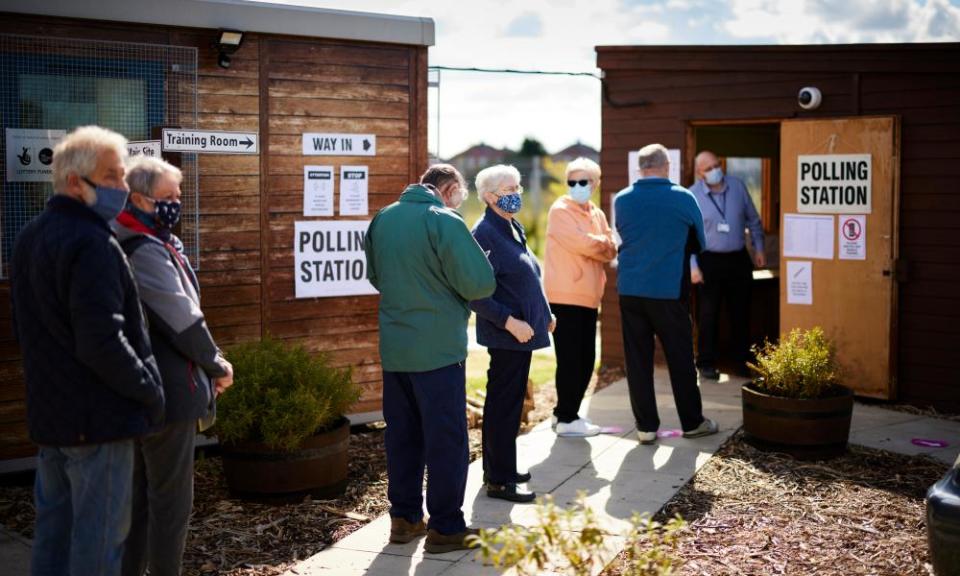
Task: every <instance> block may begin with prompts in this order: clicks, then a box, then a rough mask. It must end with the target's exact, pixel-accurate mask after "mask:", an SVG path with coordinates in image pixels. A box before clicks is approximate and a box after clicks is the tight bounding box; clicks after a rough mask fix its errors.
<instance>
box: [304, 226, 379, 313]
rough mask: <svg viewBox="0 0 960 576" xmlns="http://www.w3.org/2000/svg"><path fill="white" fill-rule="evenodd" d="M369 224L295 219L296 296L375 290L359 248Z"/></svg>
mask: <svg viewBox="0 0 960 576" xmlns="http://www.w3.org/2000/svg"><path fill="white" fill-rule="evenodd" d="M369 226H370V221H369V220H341V221H336V222H329V221H309V222H295V223H294V240H293V249H294V259H293V260H294V267H295V269H294V276H295V278H296V297H297V298H325V297H329V296H360V295H366V294H376V293H377V290H376V288H374V287H373V284H370V281H369V280H367V258H366V255H365V254H364V252H363V242H364V239H365V238H366V236H367V228H369Z"/></svg>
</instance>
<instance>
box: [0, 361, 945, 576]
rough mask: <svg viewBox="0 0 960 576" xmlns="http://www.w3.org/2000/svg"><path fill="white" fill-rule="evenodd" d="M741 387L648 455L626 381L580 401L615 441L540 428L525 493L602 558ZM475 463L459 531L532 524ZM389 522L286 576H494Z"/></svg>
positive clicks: (682, 475) (734, 405) (723, 391)
mask: <svg viewBox="0 0 960 576" xmlns="http://www.w3.org/2000/svg"><path fill="white" fill-rule="evenodd" d="M656 380H657V401H658V404H659V406H660V418H661V420H662V421H663V423H662V425H661V431H667V430H676V429H678V428H679V423H678V421H677V416H676V409H675V408H674V405H673V396H672V395H671V392H670V386H669V380H668V378H667V374H666V371H659V370H658V372H657V375H656ZM742 382H743V381H742V380H734V381H731V380H727V379H726V378H725V379H724V380H722V381H721V382H719V383H716V382H710V381H707V382H705V383H703V384H702V385H701V391H702V394H703V404H704V412H705V414H706V415H707V416H709V417H710V418H713V419H714V420H716V421H717V422H718V423H719V424H720V434H717V435H715V436H710V437H707V438H701V439H698V440H685V439H683V438H676V437H674V438H661V439H660V440H659V442H658V444H657V445H655V446H642V445H640V444H639V443H638V442H637V440H636V435H635V430H634V425H633V416H632V414H631V411H630V400H629V396H628V394H627V386H626V382H625V381H623V380H621V381H619V382H617V383H615V384H613V385H612V386H610V387H608V388H606V389H604V390H601V391H600V392H598V393H597V394H594V395H593V396H592V397H590V398H587V399H586V400H585V401H584V406H583V410H582V411H581V413H582V414H586V415H588V416H589V417H590V418H591V419H592V420H593V421H594V422H597V423H599V424H601V425H603V426H616V427H620V428H621V430H620V431H619V432H618V433H614V434H607V435H601V436H598V437H595V438H588V439H573V438H557V437H556V436H555V435H554V434H553V432H551V431H550V424H549V422H543V423H541V424H540V425H539V426H537V427H536V428H535V429H534V430H533V431H532V432H530V433H529V434H526V435H524V436H521V437H520V438H518V440H517V444H518V448H519V451H518V452H519V454H518V460H519V463H520V468H521V469H529V470H530V472H531V473H532V474H533V480H531V482H530V484H529V488H530V489H532V490H535V491H536V492H537V493H538V494H551V495H553V498H554V501H555V502H556V503H557V504H558V505H561V506H566V505H569V504H571V503H572V502H573V501H574V500H575V498H576V496H577V492H578V491H579V490H583V491H585V492H586V493H587V503H588V505H589V506H591V507H592V508H593V509H594V511H595V512H596V513H597V514H598V515H599V517H600V520H601V524H602V526H603V529H604V530H605V531H606V532H608V533H609V534H610V536H609V537H608V538H606V542H607V550H606V554H605V557H606V559H608V560H609V559H612V558H613V557H614V556H616V554H617V553H618V552H619V550H620V548H621V544H622V539H621V538H619V537H618V535H619V534H621V533H622V532H623V530H624V528H625V527H627V526H628V525H629V519H630V517H631V515H632V513H633V512H634V511H637V512H650V513H654V512H656V511H657V510H659V509H660V507H662V506H663V504H665V503H666V502H667V500H669V499H670V498H671V497H673V495H674V494H675V493H676V492H677V490H679V489H680V488H681V487H682V486H683V485H684V484H685V483H686V482H687V481H688V480H689V479H690V478H691V477H692V476H693V474H694V473H695V472H696V471H697V470H698V469H699V468H700V467H701V466H702V465H703V464H704V463H705V462H706V461H707V460H708V459H709V458H710V456H711V455H712V454H713V453H714V451H715V450H716V449H717V448H718V447H719V446H720V445H721V444H722V443H723V442H724V441H725V440H726V439H727V438H728V437H729V436H730V435H731V434H732V433H733V432H734V431H736V429H737V428H738V427H739V426H740V424H741V406H740V384H741V383H742ZM915 438H920V439H928V440H945V441H947V442H949V443H950V446H949V447H947V448H927V447H922V446H917V445H915V444H913V443H912V440H913V439H915ZM850 442H851V443H853V444H860V445H864V446H869V447H872V448H879V449H884V450H890V451H892V452H899V453H903V454H911V455H917V454H927V455H929V456H931V457H933V458H936V459H937V460H939V461H941V462H943V463H944V464H945V466H944V470H946V465H948V464H952V463H953V462H954V460H955V459H956V457H957V453H958V450H960V423H957V422H950V421H945V420H939V419H933V418H926V417H924V416H917V415H912V414H906V413H903V412H895V411H892V410H887V409H884V408H880V407H876V406H866V405H861V404H857V405H856V407H855V408H854V417H853V425H852V430H851V433H850ZM481 466H482V465H481V463H480V462H479V461H477V462H474V463H473V464H471V466H470V473H469V478H468V483H467V495H466V502H465V506H464V512H465V514H466V517H467V523H468V524H470V525H472V526H479V527H496V526H501V525H503V524H507V523H516V524H523V525H532V524H534V523H535V520H536V518H535V513H534V507H533V506H531V505H520V504H510V503H508V502H503V501H500V500H491V499H489V498H487V497H486V495H485V494H484V493H483V489H482V482H481V479H482V478H481V477H482V474H483V470H482V467H481ZM389 531H390V519H389V517H388V516H386V515H384V516H382V517H380V518H378V519H376V520H374V521H373V522H371V523H370V524H368V525H366V526H364V527H363V528H362V529H360V530H358V531H357V532H355V533H353V534H351V535H350V536H348V537H347V538H344V539H343V540H341V541H339V542H337V543H336V544H334V545H333V546H332V547H330V548H328V549H326V550H324V551H322V552H320V553H319V554H317V555H315V556H313V557H312V558H309V559H307V560H305V561H304V562H301V563H300V564H298V565H297V566H295V567H294V568H293V569H291V570H290V571H289V572H287V574H288V575H300V576H304V575H321V574H324V575H326V574H331V575H337V576H347V575H354V574H358V575H359V574H366V575H370V576H394V575H400V574H415V575H418V576H428V575H433V574H443V575H444V576H467V575H493V574H497V571H496V570H495V569H494V568H492V567H490V566H484V565H482V564H481V563H480V562H479V561H477V560H476V559H475V558H474V555H475V553H474V552H472V551H471V552H466V551H464V552H454V553H450V554H439V555H431V554H426V555H425V554H424V552H423V539H420V540H419V541H417V542H415V543H411V544H408V545H393V544H389V543H388V541H387V540H388V535H389ZM28 546H29V543H27V542H25V541H24V540H22V539H21V538H19V537H17V536H15V535H11V534H10V533H9V532H6V531H4V530H3V528H2V527H0V566H3V570H2V572H3V573H4V574H9V575H10V576H21V575H22V576H26V575H27V574H28V573H29V570H28V566H29V547H28Z"/></svg>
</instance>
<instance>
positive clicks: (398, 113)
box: [0, 14, 427, 460]
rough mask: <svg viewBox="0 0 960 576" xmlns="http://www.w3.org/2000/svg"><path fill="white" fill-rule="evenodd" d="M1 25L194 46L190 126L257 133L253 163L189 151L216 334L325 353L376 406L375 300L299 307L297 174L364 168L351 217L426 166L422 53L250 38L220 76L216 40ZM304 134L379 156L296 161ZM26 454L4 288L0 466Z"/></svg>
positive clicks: (0, 302) (112, 29) (57, 23)
mask: <svg viewBox="0 0 960 576" xmlns="http://www.w3.org/2000/svg"><path fill="white" fill-rule="evenodd" d="M2 16H3V17H2V18H0V33H15V34H25V35H46V36H56V37H61V38H84V39H93V40H104V39H107V40H116V41H123V42H146V43H153V44H170V45H176V46H193V47H196V48H197V49H198V60H197V64H198V71H197V93H198V96H197V128H200V129H210V130H246V131H258V132H259V134H260V154H259V155H204V154H200V155H198V173H199V209H200V218H199V232H200V237H199V263H200V269H199V272H198V277H199V279H200V283H201V293H202V299H203V300H202V306H203V309H204V313H205V315H206V317H207V321H208V323H209V325H210V328H211V330H212V332H213V335H214V337H215V338H216V340H217V342H218V344H220V345H221V346H224V347H229V346H230V345H231V344H236V343H239V342H245V341H250V340H257V339H260V338H262V337H264V336H267V335H270V336H273V337H276V338H278V339H282V340H289V341H294V342H299V343H303V344H305V345H306V346H307V347H308V348H309V349H310V350H313V351H317V352H325V353H328V354H329V355H330V358H331V360H332V362H333V363H334V364H335V365H337V366H352V367H353V373H354V380H355V381H357V382H358V383H360V384H361V386H362V388H363V397H362V398H361V400H360V402H358V404H357V405H355V406H354V408H353V410H352V411H353V412H356V413H362V412H370V411H376V410H379V409H380V400H381V385H382V383H381V376H380V358H379V353H378V349H377V348H378V343H379V340H378V333H377V311H376V310H377V302H378V298H377V297H376V296H358V297H348V298H315V299H303V300H296V299H294V278H293V223H294V221H295V220H310V219H313V218H307V217H304V216H303V166H304V165H306V164H332V165H334V166H340V165H343V164H348V165H349V164H360V165H368V166H369V167H370V198H369V207H370V215H369V216H368V217H366V218H357V219H369V218H372V217H373V215H374V214H376V211H377V210H379V209H380V208H382V207H383V206H386V205H387V204H389V203H391V202H393V201H394V200H396V198H397V197H398V196H399V194H400V192H402V191H403V188H404V187H405V186H406V185H407V184H408V183H409V182H414V181H416V179H417V178H418V177H419V175H420V173H422V171H423V170H424V169H426V165H427V136H426V134H427V133H426V126H427V119H426V110H427V78H426V76H427V49H426V47H412V46H402V45H388V44H376V43H364V42H348V41H335V40H325V39H314V38H294V37H277V36H269V35H261V34H255V33H247V34H245V35H244V39H243V43H242V45H241V47H240V48H239V50H238V51H237V52H236V53H235V54H234V55H232V56H231V60H232V63H231V66H230V67H229V68H227V69H224V68H221V67H219V66H218V64H217V52H216V51H215V50H214V49H213V47H212V46H213V42H214V41H215V39H216V38H217V34H218V32H217V31H216V30H199V29H183V28H165V27H157V26H139V25H131V24H118V23H109V22H94V21H77V20H67V19H51V18H42V17H34V16H25V15H18V14H2ZM187 122H188V119H183V122H182V123H183V124H185V123H187ZM303 132H345V133H351V132H352V133H372V134H376V136H377V155H376V156H374V157H329V156H325V157H319V156H311V157H304V156H302V155H301V144H300V138H301V136H300V135H301V134H302V133H303ZM337 190H338V194H339V186H337ZM351 218H352V217H351ZM336 219H340V217H339V216H337V217H336ZM35 450H36V449H35V447H34V446H33V445H32V444H31V443H30V442H29V438H28V436H27V428H26V404H25V389H24V384H23V373H22V367H21V363H20V349H19V346H18V344H17V343H16V341H15V340H14V339H13V332H12V327H11V322H10V300H9V283H8V282H7V281H6V280H0V460H4V459H11V458H19V457H26V456H31V455H33V454H34V453H35Z"/></svg>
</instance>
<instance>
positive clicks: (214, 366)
mask: <svg viewBox="0 0 960 576" xmlns="http://www.w3.org/2000/svg"><path fill="white" fill-rule="evenodd" d="M181 179H182V175H181V173H180V170H179V169H178V168H177V167H175V166H172V165H170V164H168V163H166V162H164V161H163V160H160V159H158V158H150V157H144V156H141V157H138V158H135V159H134V160H133V162H132V163H131V164H130V165H129V166H128V170H127V184H129V185H130V201H129V202H128V203H127V207H126V209H125V210H124V211H123V212H121V213H120V216H118V217H117V219H116V220H115V221H114V223H113V229H114V231H115V232H116V234H117V238H118V239H119V240H120V245H121V246H122V247H123V249H124V252H126V253H127V256H128V258H129V259H130V266H131V267H132V268H133V275H134V278H136V281H137V287H138V288H139V292H140V298H141V300H142V301H143V305H144V309H145V311H146V313H147V319H148V320H149V324H150V341H151V342H152V343H153V351H154V354H155V355H156V357H157V364H158V365H159V367H160V374H161V375H162V376H163V390H164V396H165V398H166V405H167V408H166V419H165V422H164V425H163V427H162V428H160V429H159V430H156V431H152V432H151V433H150V434H147V435H145V436H143V437H142V438H139V439H137V440H136V443H135V446H134V467H133V513H132V519H133V522H132V523H131V526H130V536H129V538H127V545H126V549H125V550H124V552H123V574H124V576H140V575H141V574H143V573H144V571H145V570H146V569H147V566H148V565H149V568H150V574H151V576H179V574H180V565H181V561H182V559H183V549H184V545H185V543H186V540H187V524H188V523H189V521H190V510H191V509H192V507H193V451H194V441H195V440H196V434H197V422H198V421H201V422H203V423H204V425H206V423H207V422H209V421H210V420H211V418H210V417H209V415H211V414H212V413H213V406H214V397H215V395H216V393H217V392H219V391H221V390H222V389H223V388H226V387H227V386H229V385H230V384H231V383H232V381H233V368H232V367H231V366H230V363H229V362H227V361H226V360H225V359H224V357H223V355H222V354H221V353H220V349H219V348H218V347H217V344H216V343H215V342H214V341H213V336H211V335H210V330H209V329H208V328H207V322H206V320H205V318H204V316H203V312H202V311H201V310H200V286H199V284H198V283H197V277H196V276H195V275H194V273H193V269H192V268H191V267H190V263H189V262H188V261H187V257H186V255H185V254H184V253H183V244H182V243H181V242H180V239H179V238H177V237H176V236H175V235H174V234H173V233H172V230H173V228H174V226H176V224H177V222H178V221H179V219H180V181H181Z"/></svg>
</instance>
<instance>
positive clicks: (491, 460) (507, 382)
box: [483, 348, 533, 484]
mask: <svg viewBox="0 0 960 576" xmlns="http://www.w3.org/2000/svg"><path fill="white" fill-rule="evenodd" d="M489 352H490V368H489V369H488V370H487V397H486V399H485V400H484V401H483V471H484V473H485V474H486V476H487V479H488V480H489V481H490V482H491V483H492V484H508V483H510V482H513V481H514V478H516V476H517V433H518V432H520V413H521V412H522V411H523V398H524V396H525V395H526V393H527V378H528V377H529V376H530V358H531V356H532V355H533V353H532V352H530V351H529V350H503V349H500V348H490V349H489Z"/></svg>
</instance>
